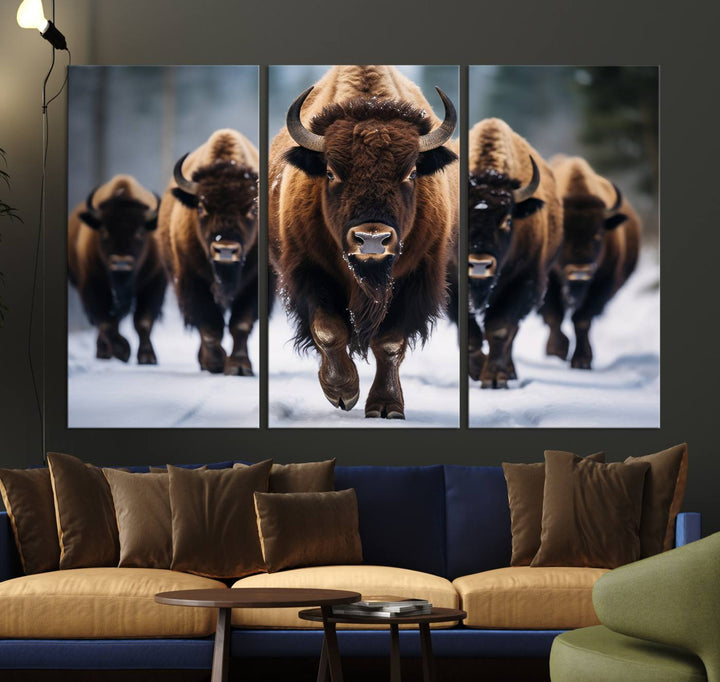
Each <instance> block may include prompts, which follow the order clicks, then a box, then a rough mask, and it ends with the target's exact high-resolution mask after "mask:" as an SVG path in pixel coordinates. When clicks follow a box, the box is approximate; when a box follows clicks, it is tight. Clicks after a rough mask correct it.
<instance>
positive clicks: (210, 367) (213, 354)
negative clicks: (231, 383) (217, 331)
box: [198, 344, 227, 374]
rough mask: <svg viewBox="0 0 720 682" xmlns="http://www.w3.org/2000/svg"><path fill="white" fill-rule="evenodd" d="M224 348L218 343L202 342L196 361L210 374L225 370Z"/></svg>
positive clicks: (225, 356) (220, 372)
mask: <svg viewBox="0 0 720 682" xmlns="http://www.w3.org/2000/svg"><path fill="white" fill-rule="evenodd" d="M226 358H227V355H226V354H225V349H224V348H223V347H222V346H221V345H220V344H216V345H215V344H213V345H209V344H202V345H201V346H200V351H199V352H198V362H199V363H200V369H204V370H206V371H208V372H210V374H222V373H223V372H224V371H225V359H226Z"/></svg>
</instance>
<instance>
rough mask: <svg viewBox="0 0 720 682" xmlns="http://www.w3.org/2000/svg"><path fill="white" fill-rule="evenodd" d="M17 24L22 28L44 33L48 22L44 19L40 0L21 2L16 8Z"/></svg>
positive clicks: (24, 0)
mask: <svg viewBox="0 0 720 682" xmlns="http://www.w3.org/2000/svg"><path fill="white" fill-rule="evenodd" d="M17 22H18V24H19V25H20V26H21V27H22V28H36V29H37V30H38V31H40V33H44V32H45V30H46V29H47V28H48V23H49V22H48V20H47V19H46V18H45V12H44V11H43V6H42V0H23V2H22V3H21V4H20V7H18V11H17Z"/></svg>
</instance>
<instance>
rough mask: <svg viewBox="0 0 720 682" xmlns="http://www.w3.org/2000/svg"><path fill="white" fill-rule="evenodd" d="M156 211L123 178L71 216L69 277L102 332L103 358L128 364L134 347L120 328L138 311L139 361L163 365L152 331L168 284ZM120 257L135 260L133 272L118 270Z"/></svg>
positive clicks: (149, 198) (148, 195) (152, 201)
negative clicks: (113, 263) (114, 266)
mask: <svg viewBox="0 0 720 682" xmlns="http://www.w3.org/2000/svg"><path fill="white" fill-rule="evenodd" d="M156 211H157V198H156V197H155V195H153V194H152V192H149V191H148V190H147V189H145V188H144V187H143V186H142V185H141V184H140V183H139V182H138V181H137V180H136V179H135V178H133V177H132V176H130V175H117V176H115V177H114V178H113V179H112V180H110V182H107V183H105V184H104V185H101V186H100V187H98V188H97V189H96V190H95V191H94V194H93V195H92V205H91V206H88V205H87V202H86V201H84V202H82V203H81V204H78V206H76V207H75V209H74V210H73V211H72V213H71V214H70V217H69V220H68V276H69V279H70V282H71V283H72V284H73V285H75V286H76V287H77V290H78V293H79V294H80V299H81V301H82V304H83V308H84V310H85V314H86V315H87V317H88V319H89V320H90V322H91V323H92V324H93V325H95V326H96V327H97V328H98V338H97V357H98V358H101V359H107V358H111V357H116V358H118V359H120V360H122V361H123V362H126V361H127V360H128V358H129V357H130V345H129V343H128V342H127V339H125V338H124V337H123V336H121V335H120V333H119V332H118V324H119V322H120V320H121V319H122V318H123V317H125V315H127V314H128V313H129V312H130V310H131V309H132V308H133V306H134V309H135V310H134V316H133V318H134V323H135V329H136V331H137V333H138V336H139V338H140V344H139V347H138V354H137V358H138V362H139V363H140V364H155V363H156V362H157V358H156V357H155V351H154V350H153V347H152V343H151V342H150V332H151V330H152V327H153V324H154V322H155V320H156V319H157V317H158V316H159V315H160V310H161V308H162V303H163V300H164V297H165V288H166V285H167V283H166V279H165V272H164V270H163V267H162V263H161V261H160V257H159V253H158V247H157V242H156V240H155V236H154V230H155V227H156V224H157V220H156V216H154V214H155V213H156ZM151 214H153V217H152V218H149V216H150V215H151ZM117 257H122V258H126V259H131V261H130V262H131V263H132V266H131V268H130V269H128V270H126V271H113V270H112V269H111V265H110V263H111V259H115V258H117Z"/></svg>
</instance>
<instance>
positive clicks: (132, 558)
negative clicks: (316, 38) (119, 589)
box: [103, 469, 172, 568]
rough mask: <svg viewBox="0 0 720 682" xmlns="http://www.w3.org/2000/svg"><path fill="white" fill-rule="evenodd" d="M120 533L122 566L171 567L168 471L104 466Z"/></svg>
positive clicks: (170, 516) (170, 515) (120, 562)
mask: <svg viewBox="0 0 720 682" xmlns="http://www.w3.org/2000/svg"><path fill="white" fill-rule="evenodd" d="M103 473H104V474H105V478H107V480H108V483H109V484H110V490H111V492H112V498H113V502H114V505H115V514H116V518H117V525H118V530H119V534H120V561H119V563H118V565H119V566H127V567H133V568H170V565H171V564H172V513H171V511H170V493H169V485H168V479H169V477H168V475H167V472H164V473H157V474H152V473H151V474H131V473H128V472H125V471H118V470H114V469H104V470H103Z"/></svg>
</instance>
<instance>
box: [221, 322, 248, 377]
mask: <svg viewBox="0 0 720 682" xmlns="http://www.w3.org/2000/svg"><path fill="white" fill-rule="evenodd" d="M254 323H255V320H254V319H253V316H252V313H248V314H246V315H245V316H244V317H241V316H238V317H237V318H236V317H235V316H234V315H233V317H232V319H231V320H230V333H231V334H232V337H233V350H232V354H231V355H228V357H227V360H225V374H228V375H232V376H241V377H251V376H253V368H252V363H251V362H250V357H249V355H248V346H247V342H248V337H249V336H250V332H252V328H253V325H254Z"/></svg>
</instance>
